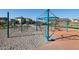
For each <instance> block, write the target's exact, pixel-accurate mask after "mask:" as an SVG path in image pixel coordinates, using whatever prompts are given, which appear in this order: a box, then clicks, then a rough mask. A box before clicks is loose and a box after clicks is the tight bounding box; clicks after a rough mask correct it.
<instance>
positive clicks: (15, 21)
mask: <svg viewBox="0 0 79 59" xmlns="http://www.w3.org/2000/svg"><path fill="white" fill-rule="evenodd" d="M15 29H16V20H15V19H14V30H15Z"/></svg>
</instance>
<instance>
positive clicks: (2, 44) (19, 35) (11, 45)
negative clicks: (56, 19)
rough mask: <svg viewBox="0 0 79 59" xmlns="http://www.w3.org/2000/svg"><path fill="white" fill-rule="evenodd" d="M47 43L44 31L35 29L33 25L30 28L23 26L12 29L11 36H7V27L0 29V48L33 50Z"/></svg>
mask: <svg viewBox="0 0 79 59" xmlns="http://www.w3.org/2000/svg"><path fill="white" fill-rule="evenodd" d="M43 44H46V43H45V37H44V31H35V27H34V26H32V27H31V28H29V29H28V30H27V29H26V28H23V31H22V32H21V30H20V28H19V29H16V30H15V31H14V29H10V38H7V36H6V29H2V30H0V50H31V49H34V48H38V47H41V46H42V45H43Z"/></svg>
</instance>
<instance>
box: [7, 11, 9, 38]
mask: <svg viewBox="0 0 79 59" xmlns="http://www.w3.org/2000/svg"><path fill="white" fill-rule="evenodd" d="M7 38H9V12H7Z"/></svg>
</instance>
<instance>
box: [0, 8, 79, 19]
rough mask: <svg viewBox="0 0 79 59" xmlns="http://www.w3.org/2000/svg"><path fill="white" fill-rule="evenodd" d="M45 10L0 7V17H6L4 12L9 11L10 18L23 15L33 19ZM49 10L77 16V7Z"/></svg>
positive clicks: (78, 15) (65, 16) (58, 14)
mask: <svg viewBox="0 0 79 59" xmlns="http://www.w3.org/2000/svg"><path fill="white" fill-rule="evenodd" d="M45 10H46V9H0V17H6V13H7V11H9V12H10V18H15V17H20V16H23V17H27V18H32V19H33V20H35V19H36V17H38V16H40V15H41V14H42V15H41V17H43V16H45V13H44V12H45ZM50 11H51V12H52V13H54V14H55V15H56V16H58V17H64V18H77V19H78V18H79V9H50Z"/></svg>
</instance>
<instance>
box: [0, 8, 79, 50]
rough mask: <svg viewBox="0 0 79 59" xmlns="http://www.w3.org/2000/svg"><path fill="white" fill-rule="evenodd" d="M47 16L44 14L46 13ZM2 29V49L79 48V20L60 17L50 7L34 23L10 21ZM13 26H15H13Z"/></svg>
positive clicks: (0, 38) (0, 30) (0, 37)
mask: <svg viewBox="0 0 79 59" xmlns="http://www.w3.org/2000/svg"><path fill="white" fill-rule="evenodd" d="M44 14H45V16H42V15H44ZM9 15H10V13H9V12H7V16H6V17H7V21H6V28H5V29H0V50H74V49H75V50H78V49H79V47H78V46H79V22H78V21H75V22H74V21H71V20H70V19H69V18H63V19H62V18H60V17H58V16H56V15H55V14H54V13H52V12H51V11H50V10H49V9H47V10H45V12H44V13H43V14H42V15H40V16H39V17H36V21H35V23H34V24H29V23H28V22H27V23H23V22H22V21H23V20H24V19H23V17H21V23H20V24H16V22H15V20H14V21H13V23H12V24H13V25H12V24H10V22H9V17H10V16H9ZM12 26H13V27H12Z"/></svg>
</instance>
